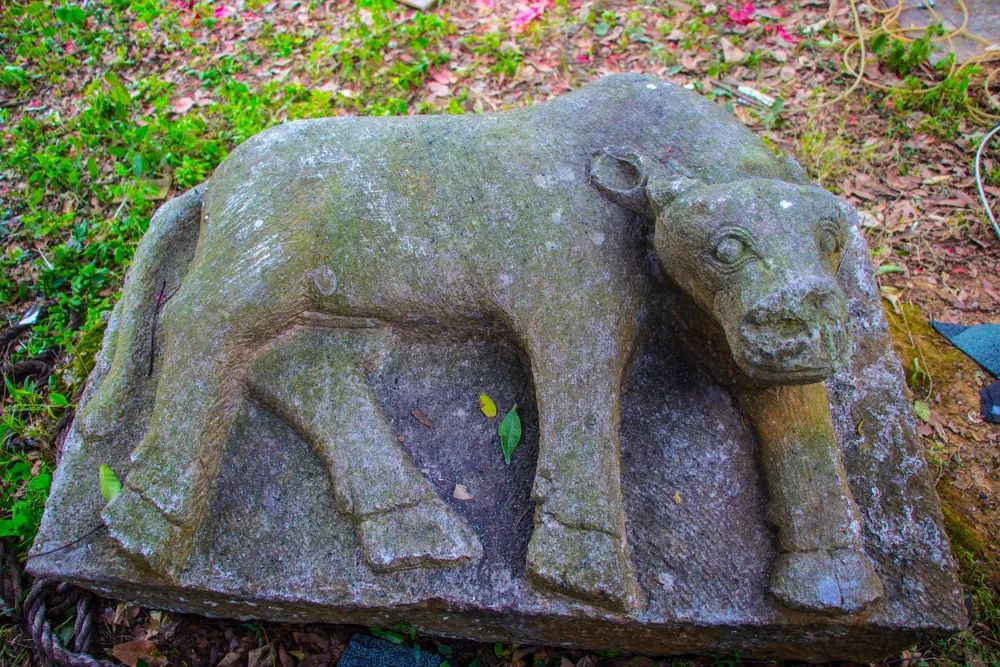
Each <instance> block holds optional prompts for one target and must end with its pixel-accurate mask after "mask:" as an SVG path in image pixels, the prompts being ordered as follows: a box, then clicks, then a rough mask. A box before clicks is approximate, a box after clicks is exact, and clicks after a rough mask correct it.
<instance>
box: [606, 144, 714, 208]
mask: <svg viewBox="0 0 1000 667" xmlns="http://www.w3.org/2000/svg"><path fill="white" fill-rule="evenodd" d="M590 184H591V185H593V186H594V187H595V188H597V189H598V190H600V191H601V193H602V194H603V195H604V196H605V197H607V198H608V199H610V200H611V201H613V202H614V203H616V204H618V205H620V206H624V207H625V208H627V209H629V210H631V211H634V212H636V213H638V214H639V215H642V216H645V217H648V218H655V217H656V216H657V214H659V212H660V210H661V209H663V207H665V206H667V205H668V204H669V203H670V202H671V201H673V199H674V198H675V197H677V195H679V194H680V193H681V192H683V191H684V190H686V189H687V188H689V187H691V186H692V185H694V184H695V181H694V180H693V179H691V178H688V177H686V176H683V175H681V174H680V173H678V171H676V170H675V171H671V170H670V169H668V168H667V167H666V166H664V165H663V164H662V163H660V162H658V161H656V160H654V159H652V158H650V157H647V156H645V155H643V154H642V153H639V152H638V151H636V150H634V149H632V148H628V147H626V146H607V147H605V148H602V149H601V150H599V151H597V152H596V153H594V154H593V155H592V156H591V158H590Z"/></svg>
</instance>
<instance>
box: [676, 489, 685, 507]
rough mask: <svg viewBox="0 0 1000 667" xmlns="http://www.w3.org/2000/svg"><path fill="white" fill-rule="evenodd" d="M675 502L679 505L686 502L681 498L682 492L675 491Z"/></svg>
mask: <svg viewBox="0 0 1000 667" xmlns="http://www.w3.org/2000/svg"><path fill="white" fill-rule="evenodd" d="M674 502H675V503H677V504H678V505H680V504H681V503H683V502H684V499H683V498H681V492H680V491H674Z"/></svg>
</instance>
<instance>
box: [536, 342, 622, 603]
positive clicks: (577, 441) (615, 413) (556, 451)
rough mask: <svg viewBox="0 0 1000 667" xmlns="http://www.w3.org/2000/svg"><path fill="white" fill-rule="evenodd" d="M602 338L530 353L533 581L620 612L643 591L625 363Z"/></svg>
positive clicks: (618, 350)
mask: <svg viewBox="0 0 1000 667" xmlns="http://www.w3.org/2000/svg"><path fill="white" fill-rule="evenodd" d="M595 343H597V344H598V345H599V344H600V341H598V340H596V339H595V338H594V337H591V336H586V337H582V338H581V339H580V340H568V339H561V340H553V341H551V342H550V344H549V346H543V345H537V346H535V348H534V349H531V350H530V353H531V356H532V371H533V374H534V382H535V390H536V396H537V401H538V414H539V451H538V465H537V469H536V474H535V485H534V491H533V496H534V500H535V502H536V508H535V527H534V533H533V534H532V537H531V541H530V543H529V545H528V563H527V567H528V574H529V577H530V578H531V579H532V580H533V581H534V582H535V583H536V584H539V585H542V586H544V587H548V588H551V589H555V590H557V591H559V592H561V593H564V594H567V595H571V596H574V597H579V598H582V599H585V600H588V601H591V602H595V603H598V604H601V605H605V606H608V607H612V608H616V609H621V608H625V607H628V606H631V605H632V604H633V603H634V602H635V597H636V584H635V578H634V574H633V570H632V565H631V562H630V560H629V557H628V550H627V547H626V543H625V518H624V508H623V503H622V490H621V471H620V468H621V466H620V458H619V433H618V429H619V421H620V420H619V402H620V400H621V377H622V374H623V372H624V368H623V365H624V360H623V359H619V358H617V357H612V358H608V357H609V356H610V354H609V355H602V354H601V351H599V350H595V347H597V345H595ZM608 347H609V348H610V349H612V350H613V351H614V353H615V354H623V352H622V348H621V347H620V346H619V345H617V344H612V345H609V346H608Z"/></svg>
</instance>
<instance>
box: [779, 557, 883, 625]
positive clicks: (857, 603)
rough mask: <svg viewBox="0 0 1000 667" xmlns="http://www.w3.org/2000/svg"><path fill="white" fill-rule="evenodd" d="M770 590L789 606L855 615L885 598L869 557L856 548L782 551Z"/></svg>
mask: <svg viewBox="0 0 1000 667" xmlns="http://www.w3.org/2000/svg"><path fill="white" fill-rule="evenodd" d="M770 589H771V594H772V595H774V597H776V598H777V599H778V600H779V601H780V602H781V603H782V604H784V605H785V606H787V607H791V608H793V609H802V610H805V611H814V612H820V613H825V614H856V613H858V612H861V611H864V610H865V609H866V608H867V607H868V606H869V605H870V604H872V603H873V602H875V601H876V600H878V599H879V598H881V597H882V583H881V582H880V581H879V579H878V575H876V574H875V570H874V568H873V567H872V565H871V562H870V561H869V560H868V556H866V555H865V554H864V553H863V552H861V551H858V550H854V549H834V550H830V551H825V550H820V551H802V552H796V553H785V554H782V555H781V556H780V557H779V558H778V562H777V563H776V564H775V567H774V571H773V572H772V573H771V584H770Z"/></svg>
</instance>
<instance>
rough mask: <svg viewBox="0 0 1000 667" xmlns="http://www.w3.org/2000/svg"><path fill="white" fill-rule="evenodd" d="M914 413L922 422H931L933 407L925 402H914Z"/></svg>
mask: <svg viewBox="0 0 1000 667" xmlns="http://www.w3.org/2000/svg"><path fill="white" fill-rule="evenodd" d="M913 411H914V412H915V413H917V417H919V418H920V421H923V422H929V421H930V420H931V406H929V405H927V403H925V402H924V401H913Z"/></svg>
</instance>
